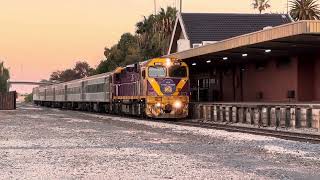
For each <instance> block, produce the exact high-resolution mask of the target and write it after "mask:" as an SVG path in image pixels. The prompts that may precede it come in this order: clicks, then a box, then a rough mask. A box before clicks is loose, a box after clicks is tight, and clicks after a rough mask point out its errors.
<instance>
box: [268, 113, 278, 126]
mask: <svg viewBox="0 0 320 180" xmlns="http://www.w3.org/2000/svg"><path fill="white" fill-rule="evenodd" d="M276 121H277V117H276V108H271V110H270V125H271V126H272V127H275V126H276Z"/></svg>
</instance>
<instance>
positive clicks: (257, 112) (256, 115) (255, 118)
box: [253, 108, 260, 125]
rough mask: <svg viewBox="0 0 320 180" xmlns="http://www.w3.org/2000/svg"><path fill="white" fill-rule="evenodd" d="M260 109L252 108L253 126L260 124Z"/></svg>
mask: <svg viewBox="0 0 320 180" xmlns="http://www.w3.org/2000/svg"><path fill="white" fill-rule="evenodd" d="M259 121H260V109H259V108H254V109H253V124H254V125H259V124H260V122H259Z"/></svg>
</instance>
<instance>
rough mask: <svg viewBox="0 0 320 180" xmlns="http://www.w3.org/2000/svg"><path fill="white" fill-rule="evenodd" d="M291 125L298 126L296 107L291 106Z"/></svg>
mask: <svg viewBox="0 0 320 180" xmlns="http://www.w3.org/2000/svg"><path fill="white" fill-rule="evenodd" d="M290 115H291V116H290V127H292V128H296V109H295V108H290Z"/></svg>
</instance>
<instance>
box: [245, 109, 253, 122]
mask: <svg viewBox="0 0 320 180" xmlns="http://www.w3.org/2000/svg"><path fill="white" fill-rule="evenodd" d="M252 115H253V113H252V110H251V108H247V109H246V124H252Z"/></svg>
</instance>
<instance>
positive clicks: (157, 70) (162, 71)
mask: <svg viewBox="0 0 320 180" xmlns="http://www.w3.org/2000/svg"><path fill="white" fill-rule="evenodd" d="M148 75H149V77H166V68H164V67H162V66H153V67H149V72H148Z"/></svg>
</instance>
